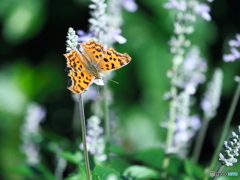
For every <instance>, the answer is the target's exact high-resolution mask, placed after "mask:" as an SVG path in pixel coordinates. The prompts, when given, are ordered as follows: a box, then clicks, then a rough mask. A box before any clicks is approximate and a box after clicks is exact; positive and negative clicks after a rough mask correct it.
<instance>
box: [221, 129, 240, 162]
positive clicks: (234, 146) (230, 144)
mask: <svg viewBox="0 0 240 180" xmlns="http://www.w3.org/2000/svg"><path fill="white" fill-rule="evenodd" d="M239 149H240V126H238V132H237V133H235V132H232V137H231V138H230V139H229V141H224V145H223V150H222V151H223V153H219V161H220V163H221V164H223V165H226V166H232V165H233V164H234V163H236V162H237V158H236V157H237V156H239Z"/></svg>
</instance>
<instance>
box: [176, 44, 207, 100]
mask: <svg viewBox="0 0 240 180" xmlns="http://www.w3.org/2000/svg"><path fill="white" fill-rule="evenodd" d="M206 70H207V63H206V60H205V59H203V58H201V56H200V51H199V49H198V47H196V46H195V47H192V48H190V50H189V52H188V53H187V55H186V58H185V59H184V61H183V64H182V67H181V68H179V75H178V79H177V82H176V85H177V87H179V88H182V89H183V90H184V91H185V92H186V93H188V94H190V95H193V94H195V92H196V90H197V86H198V85H199V84H201V83H203V82H205V79H206V77H205V74H204V73H205V72H206Z"/></svg>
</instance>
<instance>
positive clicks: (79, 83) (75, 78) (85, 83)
mask: <svg viewBox="0 0 240 180" xmlns="http://www.w3.org/2000/svg"><path fill="white" fill-rule="evenodd" d="M68 76H69V77H70V84H69V85H68V89H69V90H71V91H72V92H73V93H75V94H79V93H82V92H83V91H85V90H86V89H87V88H88V87H89V86H90V85H91V84H92V82H93V80H94V76H93V75H92V74H91V73H90V72H88V71H74V70H69V74H68Z"/></svg>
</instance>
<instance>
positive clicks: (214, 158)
mask: <svg viewBox="0 0 240 180" xmlns="http://www.w3.org/2000/svg"><path fill="white" fill-rule="evenodd" d="M239 96H240V83H238V86H237V88H236V90H235V92H234V96H233V100H232V102H231V106H230V109H229V111H228V114H227V117H226V119H225V122H224V124H223V131H222V133H221V137H220V140H219V141H218V145H217V148H216V149H215V151H214V154H213V156H212V159H211V163H210V166H209V169H208V171H207V172H206V174H205V179H207V178H208V176H209V172H210V171H211V170H212V169H213V168H214V167H215V165H216V162H217V155H218V153H219V152H220V151H221V148H222V145H223V141H224V139H226V135H227V132H228V129H229V126H230V122H231V120H232V117H233V114H234V111H235V109H236V106H237V102H238V99H239Z"/></svg>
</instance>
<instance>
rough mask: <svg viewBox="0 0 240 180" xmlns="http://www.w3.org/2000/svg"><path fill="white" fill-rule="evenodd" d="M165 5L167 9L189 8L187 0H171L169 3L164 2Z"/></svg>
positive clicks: (181, 9) (183, 9)
mask: <svg viewBox="0 0 240 180" xmlns="http://www.w3.org/2000/svg"><path fill="white" fill-rule="evenodd" d="M164 7H165V8H166V9H172V8H175V9H178V10H180V11H186V10H187V4H186V2H185V1H176V0H169V2H168V3H166V4H164Z"/></svg>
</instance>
